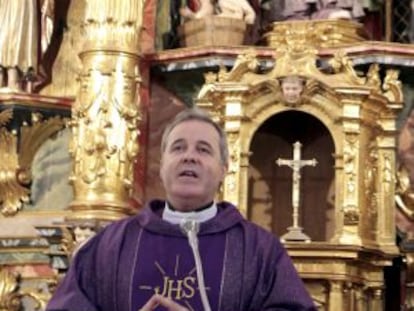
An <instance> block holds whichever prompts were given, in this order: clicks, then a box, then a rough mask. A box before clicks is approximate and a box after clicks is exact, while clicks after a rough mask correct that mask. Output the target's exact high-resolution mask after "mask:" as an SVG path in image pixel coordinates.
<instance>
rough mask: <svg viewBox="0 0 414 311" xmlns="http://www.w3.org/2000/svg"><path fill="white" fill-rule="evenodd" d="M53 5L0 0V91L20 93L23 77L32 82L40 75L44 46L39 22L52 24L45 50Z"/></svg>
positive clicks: (50, 1)
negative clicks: (41, 47)
mask: <svg viewBox="0 0 414 311" xmlns="http://www.w3.org/2000/svg"><path fill="white" fill-rule="evenodd" d="M52 5H53V0H42V1H40V2H39V1H37V0H24V1H16V0H0V29H1V31H0V66H1V70H0V74H1V78H0V81H1V85H0V88H1V87H4V86H6V87H7V88H8V89H10V90H14V91H19V90H21V80H22V78H25V79H26V80H32V77H33V75H35V74H36V72H37V70H38V61H39V58H40V46H41V44H40V40H41V29H40V28H39V26H38V21H39V19H40V20H42V21H44V22H47V23H48V24H49V27H47V29H48V30H47V33H45V36H44V40H43V42H44V43H43V48H44V49H45V48H46V46H47V38H50V27H51V24H50V20H49V19H48V18H47V16H48V14H49V13H50V9H49V6H52ZM41 8H42V9H41ZM39 14H42V15H43V16H42V18H39ZM48 34H49V36H48Z"/></svg>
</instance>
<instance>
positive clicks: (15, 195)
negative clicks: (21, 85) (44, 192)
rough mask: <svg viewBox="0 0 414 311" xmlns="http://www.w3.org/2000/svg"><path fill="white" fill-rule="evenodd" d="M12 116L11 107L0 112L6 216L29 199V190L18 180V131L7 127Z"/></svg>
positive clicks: (0, 185)
mask: <svg viewBox="0 0 414 311" xmlns="http://www.w3.org/2000/svg"><path fill="white" fill-rule="evenodd" d="M12 117H13V112H12V110H11V109H7V110H4V111H2V112H0V154H1V158H2V160H1V161H0V204H1V205H0V206H1V212H2V213H3V214H4V215H6V216H8V215H13V214H15V213H16V212H17V211H18V210H19V209H20V208H21V206H22V202H28V201H29V190H28V189H27V188H26V187H24V186H23V185H22V184H21V183H20V182H19V180H18V172H19V161H18V154H17V133H16V132H15V131H9V130H8V129H7V128H6V127H5V126H6V125H7V124H8V123H9V122H10V120H11V119H12Z"/></svg>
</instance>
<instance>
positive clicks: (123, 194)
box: [70, 0, 144, 219]
mask: <svg viewBox="0 0 414 311" xmlns="http://www.w3.org/2000/svg"><path fill="white" fill-rule="evenodd" d="M143 1H144V0H127V1H115V0H88V1H87V3H86V11H85V20H84V30H85V42H84V48H83V50H82V52H81V53H80V58H81V60H82V65H83V67H82V72H81V74H80V77H79V79H80V89H79V94H78V97H77V100H76V103H75V105H74V107H73V109H72V120H71V126H72V132H73V139H72V142H71V147H70V152H71V155H72V158H73V163H74V164H73V172H72V176H71V182H72V183H73V187H74V193H75V197H74V200H73V202H72V203H71V204H70V209H71V210H72V211H73V212H74V214H73V215H72V216H70V217H71V218H72V217H73V218H82V219H84V218H98V219H116V218H119V217H122V216H124V215H126V214H128V213H129V212H130V211H131V209H130V206H129V204H128V198H129V195H130V192H131V190H132V189H131V188H132V181H133V167H134V165H133V164H134V160H135V158H136V155H137V153H138V147H139V146H138V141H137V138H138V135H139V132H138V129H137V128H138V124H139V119H140V109H139V106H140V98H139V93H138V90H139V84H140V82H141V77H140V73H139V66H138V65H139V49H138V47H139V34H140V29H141V25H142V7H143Z"/></svg>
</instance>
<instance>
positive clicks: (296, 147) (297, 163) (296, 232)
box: [276, 141, 318, 242]
mask: <svg viewBox="0 0 414 311" xmlns="http://www.w3.org/2000/svg"><path fill="white" fill-rule="evenodd" d="M301 147H302V144H301V143H300V142H298V141H297V142H295V143H294V144H293V160H288V159H280V158H279V159H277V160H276V164H277V165H279V166H282V165H287V166H289V167H290V168H291V169H292V170H293V174H292V177H293V183H292V205H293V225H292V226H291V227H289V228H288V232H287V233H285V234H284V235H283V236H282V237H281V238H280V239H281V240H282V241H283V242H285V241H296V242H302V241H304V242H310V240H311V239H310V237H309V236H307V235H306V234H305V233H304V232H303V231H302V227H300V226H299V194H300V177H301V176H300V169H301V168H302V167H304V166H316V164H317V163H318V161H316V160H315V159H312V160H302V159H301V154H300V149H301Z"/></svg>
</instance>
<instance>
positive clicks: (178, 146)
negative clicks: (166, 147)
mask: <svg viewBox="0 0 414 311" xmlns="http://www.w3.org/2000/svg"><path fill="white" fill-rule="evenodd" d="M182 149H183V146H180V145H175V146H172V147H171V150H172V151H180V150H182Z"/></svg>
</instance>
